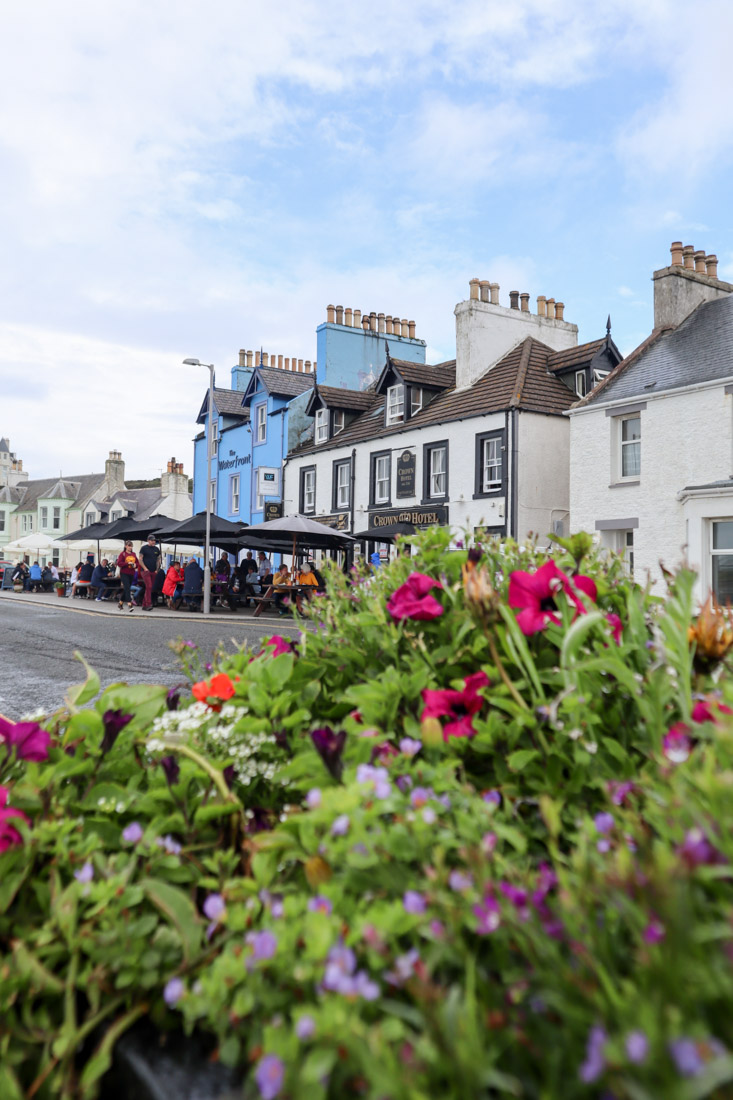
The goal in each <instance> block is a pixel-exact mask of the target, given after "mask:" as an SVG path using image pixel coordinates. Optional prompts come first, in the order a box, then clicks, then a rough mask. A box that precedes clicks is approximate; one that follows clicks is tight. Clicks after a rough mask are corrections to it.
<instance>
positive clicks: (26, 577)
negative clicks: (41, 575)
mask: <svg viewBox="0 0 733 1100" xmlns="http://www.w3.org/2000/svg"><path fill="white" fill-rule="evenodd" d="M11 579H12V580H13V581H14V582H16V581H19V582H20V583H21V584H22V585H23V588H27V587H28V583H29V581H30V573H29V572H28V566H27V565H26V564H25V562H24V561H19V562H18V564H17V565H16V567H15V569H14V570H13V575H12V578H11Z"/></svg>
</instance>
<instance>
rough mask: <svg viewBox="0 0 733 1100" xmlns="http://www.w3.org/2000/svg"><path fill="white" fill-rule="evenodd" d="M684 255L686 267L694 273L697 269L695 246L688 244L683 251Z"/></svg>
mask: <svg viewBox="0 0 733 1100" xmlns="http://www.w3.org/2000/svg"><path fill="white" fill-rule="evenodd" d="M682 255H683V256H684V260H685V267H686V268H687V269H688V271H693V270H694V268H695V246H694V245H692V244H686V245H685V246H684V248H683V249H682Z"/></svg>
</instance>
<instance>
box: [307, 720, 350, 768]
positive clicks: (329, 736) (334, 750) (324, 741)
mask: <svg viewBox="0 0 733 1100" xmlns="http://www.w3.org/2000/svg"><path fill="white" fill-rule="evenodd" d="M311 741H312V742H313V744H314V746H315V749H316V752H317V753H318V755H319V756H320V758H321V760H322V761H323V763H324V764H325V765H326V767H327V768H328V770H329V772H330V773H331V775H332V776H333V778H334V779H340V778H341V773H342V772H343V770H344V764H343V760H342V756H343V753H344V745H345V744H346V731H345V730H339V731H338V733H336V732H335V731H334V730H332V729H331V727H330V726H323V727H321V728H320V729H316V730H313V731H312V732H311Z"/></svg>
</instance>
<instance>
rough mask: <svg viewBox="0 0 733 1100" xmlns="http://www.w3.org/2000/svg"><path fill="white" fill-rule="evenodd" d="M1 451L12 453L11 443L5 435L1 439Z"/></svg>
mask: <svg viewBox="0 0 733 1100" xmlns="http://www.w3.org/2000/svg"><path fill="white" fill-rule="evenodd" d="M0 451H3V452H5V453H6V454H9V453H10V444H9V443H8V441H7V439H6V438H5V436H3V437H2V438H1V439H0Z"/></svg>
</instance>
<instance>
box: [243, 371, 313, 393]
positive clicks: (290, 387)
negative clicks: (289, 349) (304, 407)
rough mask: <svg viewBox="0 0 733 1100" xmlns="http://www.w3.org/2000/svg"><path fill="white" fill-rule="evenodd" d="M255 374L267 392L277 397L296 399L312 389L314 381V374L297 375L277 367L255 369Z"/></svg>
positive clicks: (294, 372)
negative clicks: (300, 394)
mask: <svg viewBox="0 0 733 1100" xmlns="http://www.w3.org/2000/svg"><path fill="white" fill-rule="evenodd" d="M255 374H259V376H260V378H261V379H262V383H263V385H264V387H265V389H266V390H267V392H268V393H272V394H276V395H277V396H278V397H297V396H298V394H299V393H305V391H306V390H310V389H313V386H314V384H315V381H316V376H315V374H298V373H297V371H291V370H281V369H280V368H279V367H255Z"/></svg>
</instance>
